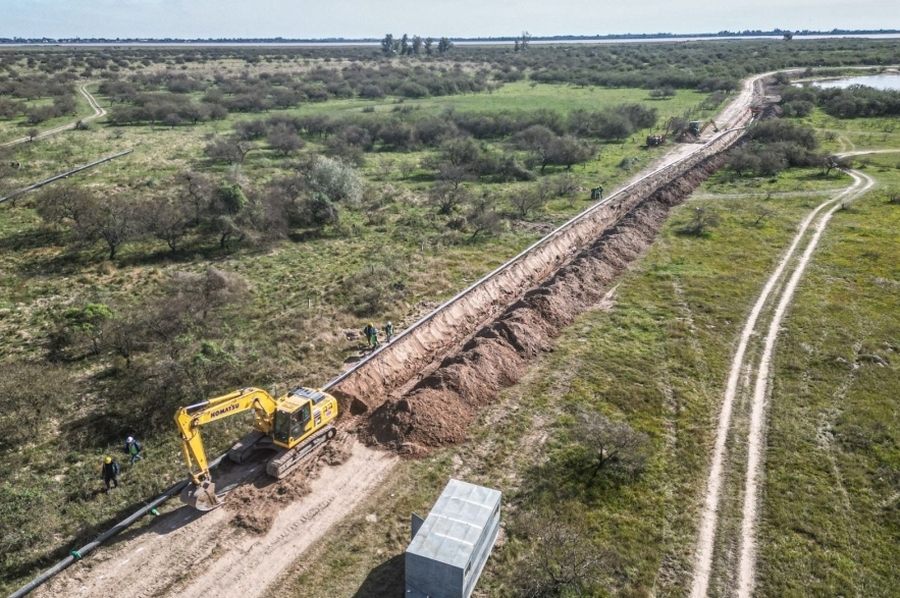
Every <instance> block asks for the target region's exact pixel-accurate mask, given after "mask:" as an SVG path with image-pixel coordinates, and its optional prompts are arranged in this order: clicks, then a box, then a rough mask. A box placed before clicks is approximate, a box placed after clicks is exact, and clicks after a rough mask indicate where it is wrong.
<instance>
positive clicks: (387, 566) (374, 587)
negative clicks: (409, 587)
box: [353, 554, 406, 598]
mask: <svg viewBox="0 0 900 598" xmlns="http://www.w3.org/2000/svg"><path fill="white" fill-rule="evenodd" d="M405 561H406V559H405V556H404V555H403V554H398V555H394V556H392V557H391V558H389V559H388V560H386V561H385V562H383V563H381V564H380V565H378V566H377V567H375V568H374V569H372V570H371V571H369V574H368V575H367V576H366V579H365V581H363V583H362V585H361V586H359V589H358V590H357V591H356V593H355V594H353V598H393V597H394V596H402V595H403V592H404V590H405V589H406V588H405V585H404V581H405V575H406V563H405Z"/></svg>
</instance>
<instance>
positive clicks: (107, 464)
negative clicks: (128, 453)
mask: <svg viewBox="0 0 900 598" xmlns="http://www.w3.org/2000/svg"><path fill="white" fill-rule="evenodd" d="M102 472H103V473H102V476H103V481H104V482H105V483H106V492H107V493H108V492H109V483H110V482H112V483H113V487H114V488H118V487H119V462H118V461H116V460H115V459H113V458H112V457H107V458H106V460H105V461H104V462H103V470H102Z"/></svg>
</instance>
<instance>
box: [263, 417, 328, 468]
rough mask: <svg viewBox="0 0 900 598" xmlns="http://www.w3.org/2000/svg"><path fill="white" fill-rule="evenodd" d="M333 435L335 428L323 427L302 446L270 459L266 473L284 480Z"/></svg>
mask: <svg viewBox="0 0 900 598" xmlns="http://www.w3.org/2000/svg"><path fill="white" fill-rule="evenodd" d="M335 434H337V428H336V427H334V426H333V425H327V426H325V427H324V428H322V429H321V430H319V431H318V432H317V433H315V434H314V435H312V436H311V437H310V438H308V439H307V441H306V442H304V443H303V444H302V445H300V446H295V447H294V448H292V449H290V450H286V451H284V452H283V453H281V454H279V455H277V456H275V457H273V458H272V459H270V460H269V463H268V465H266V473H268V474H269V475H270V476H272V477H273V478H276V479H278V480H280V479H282V478H284V477H285V476H287V475H288V474H289V473H291V472H292V471H293V470H294V469H296V468H297V466H298V465H300V463H301V462H302V461H303V459H305V458H306V457H308V456H309V455H310V454H311V453H312V452H313V451H314V450H315V449H316V448H318V447H319V446H321V445H323V444H325V443H326V442H327V441H329V440H331V439H332V438H334V435H335Z"/></svg>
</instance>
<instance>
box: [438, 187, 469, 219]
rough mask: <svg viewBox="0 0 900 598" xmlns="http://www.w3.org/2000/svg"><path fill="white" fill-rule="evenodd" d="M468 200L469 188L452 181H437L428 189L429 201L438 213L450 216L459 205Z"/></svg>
mask: <svg viewBox="0 0 900 598" xmlns="http://www.w3.org/2000/svg"><path fill="white" fill-rule="evenodd" d="M468 200H469V192H468V190H467V189H466V188H465V187H460V186H458V185H453V184H451V183H437V184H435V185H432V187H431V189H429V190H428V203H429V204H431V205H433V206H434V207H436V208H437V210H438V214H441V215H443V216H449V215H450V214H452V213H453V211H454V210H455V209H456V208H457V206H460V205H462V204H464V203H465V202H467V201H468Z"/></svg>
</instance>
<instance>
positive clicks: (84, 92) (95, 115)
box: [0, 83, 106, 147]
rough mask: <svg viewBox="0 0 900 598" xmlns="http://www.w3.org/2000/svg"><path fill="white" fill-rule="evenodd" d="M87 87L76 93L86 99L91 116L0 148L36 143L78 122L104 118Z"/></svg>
mask: <svg viewBox="0 0 900 598" xmlns="http://www.w3.org/2000/svg"><path fill="white" fill-rule="evenodd" d="M88 85H91V84H90V83H85V84H83V85H82V86H81V87H79V88H78V91H79V92H81V95H83V96H84V97H85V99H87V101H88V104H89V105H90V107H91V109H93V111H94V113H93V114H92V115H90V116H85V117H84V118H79V119H78V120H76V121H74V122H70V123H68V124H65V125H60V126H58V127H54V128H52V129H47V130H46V131H42V132H40V133H38V134H37V135H35V137H34V139H32V138H31V137H19V138H18V139H13V140H12V141H6V142H4V143H0V147H8V146H11V145H19V144H20V143H27V142H29V141H36V140H38V139H44V138H45V137H49V136H51V135H55V134H57V133H62V132H63V131H68V130H70V129H74V128H75V125H77V124H78V123H79V122H90V121H92V120H95V119H98V118H100V117H101V116H106V110H104V109H103V107H102V106H101V105H100V103H99V102H97V99H96V98H94V96H93V95H91V92H89V91H88V90H87V86H88Z"/></svg>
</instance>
